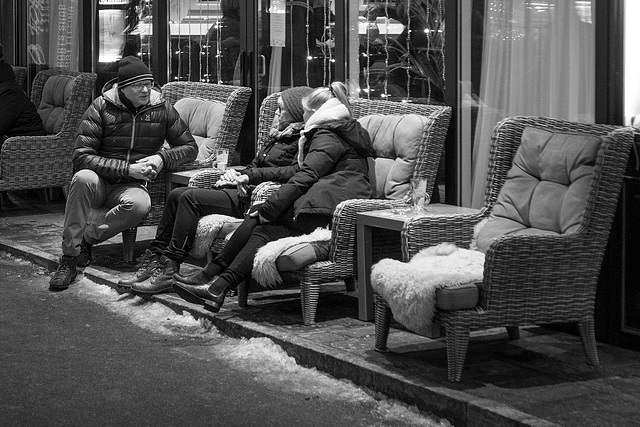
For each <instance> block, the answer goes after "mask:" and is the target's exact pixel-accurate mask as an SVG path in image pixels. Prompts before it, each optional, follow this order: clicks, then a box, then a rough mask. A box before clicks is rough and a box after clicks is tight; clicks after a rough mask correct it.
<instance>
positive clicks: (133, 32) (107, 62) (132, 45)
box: [96, 0, 153, 90]
mask: <svg viewBox="0 0 640 427" xmlns="http://www.w3.org/2000/svg"><path fill="white" fill-rule="evenodd" d="M152 6H153V2H152V1H151V0H100V1H99V2H98V29H97V32H98V34H97V38H98V46H97V47H98V64H97V67H96V69H97V74H98V80H97V82H96V87H97V88H98V90H101V89H102V87H103V86H104V84H105V83H106V82H108V81H109V80H111V79H113V78H115V77H116V76H117V72H118V65H119V63H120V59H122V58H123V57H125V56H129V55H135V56H138V57H139V58H140V59H141V60H142V62H144V63H145V64H146V65H147V66H148V67H149V68H151V59H152V58H151V44H152V40H153V31H152V21H153V13H152V12H153V7H152Z"/></svg>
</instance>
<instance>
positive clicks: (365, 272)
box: [356, 203, 479, 321]
mask: <svg viewBox="0 0 640 427" xmlns="http://www.w3.org/2000/svg"><path fill="white" fill-rule="evenodd" d="M478 211H479V210H478V209H471V208H464V207H460V206H453V205H445V204H441V203H434V204H432V205H429V206H428V207H427V212H425V213H423V214H420V215H453V214H464V213H475V212H478ZM415 215H416V214H414V213H413V212H411V213H407V214H395V213H393V211H392V210H391V209H385V210H378V211H370V212H360V213H358V215H357V219H356V221H357V223H356V227H357V228H356V239H357V240H356V241H357V245H358V249H357V250H358V318H359V319H360V320H364V321H372V320H373V316H374V310H373V289H372V288H371V266H372V264H373V259H372V258H373V247H372V246H373V237H372V236H373V233H374V230H375V229H376V228H377V229H386V230H394V231H397V232H398V233H399V232H400V231H402V228H403V227H404V223H405V222H406V221H407V220H409V219H411V218H413V217H414V216H415ZM402 261H405V262H406V261H408V260H406V259H403V260H402Z"/></svg>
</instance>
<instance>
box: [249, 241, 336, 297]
mask: <svg viewBox="0 0 640 427" xmlns="http://www.w3.org/2000/svg"><path fill="white" fill-rule="evenodd" d="M329 239H331V230H328V229H326V228H317V229H316V230H315V231H314V232H312V233H310V234H303V235H302V236H293V237H284V238H282V239H278V240H274V241H273V242H269V243H267V244H266V245H264V246H263V247H261V248H260V249H259V250H258V253H256V256H255V258H254V259H253V271H252V276H253V278H254V279H255V280H256V282H258V284H260V285H261V286H263V287H265V288H267V289H270V288H275V287H277V286H278V285H280V284H281V283H282V277H281V276H280V273H279V272H278V269H277V267H276V260H277V259H278V257H279V256H280V254H282V253H283V252H284V251H286V250H287V249H289V248H290V247H292V246H294V245H297V244H298V243H307V242H318V241H323V240H329Z"/></svg>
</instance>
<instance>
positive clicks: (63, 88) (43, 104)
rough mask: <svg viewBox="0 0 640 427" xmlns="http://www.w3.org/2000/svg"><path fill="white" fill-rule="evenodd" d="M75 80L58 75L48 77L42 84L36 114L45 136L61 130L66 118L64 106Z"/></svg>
mask: <svg viewBox="0 0 640 427" xmlns="http://www.w3.org/2000/svg"><path fill="white" fill-rule="evenodd" d="M75 79H76V78H75V77H72V76H65V75H61V74H60V75H53V76H50V77H49V78H48V79H47V81H46V82H44V87H43V88H42V98H41V100H40V105H39V106H38V113H39V114H40V117H41V118H42V124H43V125H44V130H45V131H46V132H47V134H50V135H51V134H56V133H58V132H60V130H61V129H62V124H63V123H64V119H65V117H66V111H65V109H64V106H65V105H66V103H67V100H68V99H69V96H71V88H72V87H73V81H74V80H75Z"/></svg>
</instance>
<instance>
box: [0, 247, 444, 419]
mask: <svg viewBox="0 0 640 427" xmlns="http://www.w3.org/2000/svg"><path fill="white" fill-rule="evenodd" d="M48 274H49V273H48V272H47V271H45V270H43V269H42V268H40V267H37V266H34V265H32V264H30V263H28V262H25V261H22V260H19V259H16V258H13V257H11V256H9V255H7V254H4V253H1V252H0V367H1V368H0V425H2V426H27V425H28V426H61V425H65V426H95V425H101V426H110V425H114V426H130V425H131V426H133V425H135V426H145V425H153V426H181V425H189V426H205V425H206V426H221V425H224V426H253V425H255V426H258V425H259V426H294V425H295V426H394V425H439V424H437V423H435V424H433V423H432V422H431V420H430V419H428V418H426V417H423V416H421V415H419V414H418V415H416V414H414V413H413V412H411V410H409V409H405V408H403V407H398V406H397V405H395V404H393V403H389V402H386V401H382V402H380V401H378V400H376V399H373V398H372V397H371V396H369V395H367V394H366V393H364V392H363V391H361V390H359V389H357V388H356V387H353V386H352V385H350V384H345V383H344V382H341V381H337V380H335V379H332V378H329V377H326V376H324V375H323V374H319V373H317V372H314V371H313V370H309V369H303V368H300V367H297V366H296V367H291V366H290V365H291V360H287V359H286V358H279V356H278V355H277V349H275V350H273V349H269V343H259V344H258V345H257V346H256V345H254V344H252V343H247V342H246V340H244V341H243V340H233V339H231V338H228V337H224V336H221V335H220V334H218V333H217V332H215V331H209V332H208V331H206V325H200V326H196V328H195V329H196V330H194V327H193V325H191V324H187V325H186V326H185V325H183V324H181V320H180V318H184V317H185V316H181V315H175V314H173V313H170V314H168V315H167V314H166V313H164V312H161V311H160V312H159V311H158V309H157V308H154V307H150V306H149V304H150V303H146V302H141V300H140V301H137V300H134V299H133V298H132V297H126V296H125V297H120V296H117V294H116V299H115V300H114V301H113V302H110V303H108V304H100V303H97V302H96V301H100V299H101V298H105V299H107V298H112V299H113V298H114V297H113V296H112V295H111V294H109V292H113V291H112V290H111V289H110V288H108V287H105V286H99V285H95V284H92V283H91V284H89V283H86V282H89V281H88V280H86V279H84V280H83V281H81V282H80V283H77V284H76V285H74V286H72V288H70V289H68V290H67V291H64V292H56V293H54V292H50V291H48V289H47V287H48V282H49V275H48ZM99 288H106V289H107V290H106V291H104V292H105V294H104V295H105V296H102V295H101V292H103V291H101V290H100V289H99ZM154 305H155V306H159V304H154ZM116 306H117V307H125V308H124V309H123V310H121V311H122V313H120V312H118V310H119V308H114V307H116ZM162 309H163V310H168V309H166V307H163V308H162ZM123 313H124V314H123ZM176 319H178V320H176ZM185 321H186V320H185ZM187 323H188V322H187ZM263 351H264V353H261V352H263ZM274 352H275V353H276V355H275V357H274ZM261 354H262V355H263V356H264V360H261V357H262V356H261ZM279 364H282V365H283V366H282V367H278V366H271V365H279ZM261 365H263V366H261ZM287 366H288V367H287ZM265 368H273V369H265ZM278 369H279V370H278Z"/></svg>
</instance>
